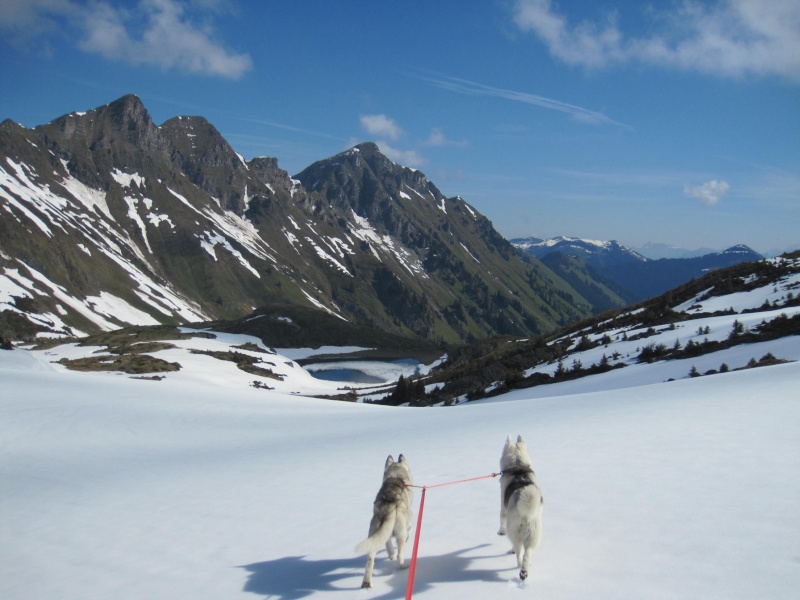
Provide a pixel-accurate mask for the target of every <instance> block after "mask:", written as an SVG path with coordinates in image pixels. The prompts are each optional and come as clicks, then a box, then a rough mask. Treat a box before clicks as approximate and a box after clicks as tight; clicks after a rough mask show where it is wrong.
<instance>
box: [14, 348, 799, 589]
mask: <svg viewBox="0 0 800 600" xmlns="http://www.w3.org/2000/svg"><path fill="white" fill-rule="evenodd" d="M788 339H792V338H788ZM796 345H797V342H796V341H795V346H796ZM777 355H778V353H776V356H777ZM189 357H194V358H195V359H197V358H198V355H190V354H187V357H186V358H185V360H187V361H189V363H191V360H192V359H191V358H189ZM53 358H54V357H53V356H52V355H46V354H44V353H41V352H23V351H21V350H15V351H13V352H3V353H2V354H0V379H2V381H3V389H4V394H3V396H2V398H0V413H1V414H2V418H0V448H1V449H2V455H3V460H2V462H1V463H0V479H1V480H2V481H3V486H2V487H3V493H2V494H0V515H2V520H3V527H2V528H0V595H1V596H2V597H3V598H8V599H10V600H17V599H18V600H22V599H26V600H27V599H30V598H42V597H47V596H50V595H56V594H57V595H58V597H59V598H62V599H65V600H66V599H75V600H78V599H80V600H92V599H95V598H96V599H98V600H99V599H104V600H105V599H107V598H111V597H113V598H115V600H122V599H127V598H131V599H134V598H136V599H139V598H145V597H152V598H169V597H192V598H193V599H212V598H213V599H217V598H225V599H230V598H237V597H241V598H252V597H267V598H280V599H286V600H288V599H300V598H322V597H325V598H353V597H359V598H372V599H389V598H402V597H404V594H405V587H406V582H407V575H408V571H405V570H404V571H396V570H395V568H394V566H393V564H392V563H390V562H389V561H388V560H387V558H386V554H385V552H381V553H379V555H378V559H377V561H376V570H375V577H374V580H373V585H374V587H373V589H372V590H370V591H363V590H360V589H359V586H360V583H361V577H362V575H363V565H364V561H365V559H364V557H358V556H354V554H353V547H354V546H355V545H356V543H358V542H359V541H360V540H361V539H363V537H365V535H366V532H367V528H368V524H369V519H370V516H371V510H372V501H373V500H374V496H375V493H376V492H377V490H378V487H379V485H380V480H381V475H382V469H383V462H384V460H385V458H386V455H387V454H390V453H391V454H394V455H395V457H396V456H397V454H399V453H401V452H402V453H404V454H405V455H406V457H407V458H408V460H409V462H410V466H411V469H412V472H413V474H414V478H415V483H417V484H419V485H433V484H435V483H440V482H443V481H452V480H456V479H462V478H467V477H475V476H479V475H485V474H488V473H491V472H493V471H496V470H497V469H498V468H499V466H498V460H499V456H500V451H501V449H502V444H503V442H504V440H505V437H506V435H508V434H512V435H515V434H518V433H521V434H522V435H524V436H525V437H526V439H527V440H528V444H529V446H530V449H531V454H532V457H533V461H534V468H535V469H536V472H537V476H538V479H539V483H540V485H541V487H542V490H543V494H544V497H545V511H544V535H543V539H542V544H541V546H540V547H539V548H538V549H537V551H536V552H535V553H534V559H533V563H532V573H531V576H530V578H529V579H528V581H526V582H525V584H524V585H521V584H520V582H519V581H518V579H517V569H516V566H515V560H514V558H513V556H510V555H508V554H507V553H506V552H507V550H508V547H509V545H508V542H507V540H506V539H505V538H500V537H498V536H497V535H496V533H495V532H496V531H497V528H498V525H499V483H498V482H497V480H496V479H486V480H480V481H474V482H468V483H464V484H458V485H454V486H448V487H444V488H436V489H430V490H428V491H427V496H426V504H425V514H424V521H423V528H422V534H421V535H422V537H421V539H420V555H419V564H418V567H417V576H416V585H415V594H414V597H415V598H423V599H424V598H432V599H433V598H435V599H437V600H439V599H449V598H453V599H455V598H459V599H463V598H467V599H471V598H476V599H478V598H481V599H484V598H490V597H497V596H500V595H504V594H507V593H508V594H520V593H522V594H525V595H527V596H532V595H535V596H536V597H537V598H565V599H571V598H586V597H587V596H589V595H591V597H592V598H609V599H612V598H613V599H627V598H631V599H633V598H636V599H640V598H643V597H645V598H712V599H713V598H720V599H723V598H724V599H726V600H728V599H731V598H748V599H751V598H752V597H754V596H758V597H764V598H774V599H784V598H786V599H788V598H794V597H795V594H796V590H797V589H798V586H800V569H798V561H800V553H799V552H798V546H797V542H796V540H797V538H798V536H799V535H800V517H798V515H797V511H796V503H797V498H800V480H798V478H797V473H798V472H800V438H798V436H797V430H798V424H800V391H798V386H797V381H798V377H800V363H790V364H785V365H778V366H773V367H766V368H759V369H751V370H748V371H741V372H731V373H726V374H722V375H715V376H707V377H701V378H696V379H682V380H680V381H674V382H670V383H659V384H655V385H637V386H635V387H625V388H622V389H610V390H605V391H599V392H592V393H578V392H570V393H569V395H562V396H547V397H540V398H524V397H522V396H520V395H519V394H518V393H516V392H515V394H517V395H516V396H515V398H516V399H515V401H503V400H504V398H505V397H500V398H495V399H492V401H485V402H476V403H470V404H467V405H463V406H459V407H453V408H428V409H411V408H388V407H377V406H370V405H363V404H353V403H346V402H332V401H324V400H317V399H311V398H305V397H302V396H297V395H292V394H291V393H281V392H280V391H278V390H276V391H273V392H269V391H265V390H258V389H254V388H252V387H249V386H245V385H239V384H236V383H235V382H234V381H232V380H230V379H228V376H227V375H224V374H223V371H219V372H218V373H217V377H216V379H215V378H214V377H213V376H212V374H211V373H210V371H209V369H210V366H209V365H210V363H207V362H205V361H202V362H200V361H198V362H196V363H191V364H187V365H185V369H184V370H182V371H181V372H179V373H178V374H177V375H180V377H173V374H169V375H168V377H167V379H165V380H164V381H159V382H153V381H142V380H135V379H130V378H128V377H125V376H122V375H98V374H91V373H75V372H65V371H63V369H62V367H60V366H57V365H52V364H50V363H49V362H48V361H49V360H51V359H53ZM218 362H219V361H218ZM192 365H195V367H196V366H199V367H200V370H201V371H205V372H206V374H207V376H206V377H205V379H202V380H194V379H193V378H192V373H196V371H197V369H196V368H195V367H193V366H192ZM653 366H654V365H646V366H645V365H643V367H653ZM632 369H633V367H626V368H625V369H621V370H620V371H619V373H620V374H624V373H626V372H628V373H629V375H631V376H634V374H635V371H633V370H632ZM225 373H228V372H227V371H226V372H225ZM228 375H229V373H228ZM248 377H250V378H251V379H252V377H251V376H248ZM293 377H294V376H293ZM636 377H638V376H636ZM305 382H306V380H305V379H298V380H296V383H295V387H296V389H297V390H302V389H304V385H305ZM311 383H313V385H315V386H317V385H325V382H317V383H314V382H311ZM567 383H570V382H567ZM563 385H566V384H558V386H541V387H540V388H534V390H541V389H544V388H548V387H549V388H551V390H552V391H554V392H557V391H558V387H559V386H563ZM309 391H310V390H309ZM528 391H532V390H528ZM419 497H420V491H419V490H415V500H414V502H415V509H416V507H418V503H419ZM415 511H416V510H415ZM415 518H416V517H415ZM412 541H413V538H412ZM410 546H411V543H409V548H408V556H409V558H410V554H411V547H410Z"/></svg>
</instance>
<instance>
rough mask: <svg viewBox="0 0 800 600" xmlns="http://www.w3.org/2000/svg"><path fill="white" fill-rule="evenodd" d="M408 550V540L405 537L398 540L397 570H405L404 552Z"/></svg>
mask: <svg viewBox="0 0 800 600" xmlns="http://www.w3.org/2000/svg"><path fill="white" fill-rule="evenodd" d="M405 549H406V539H405V538H404V537H403V536H400V537H398V538H397V568H398V569H405V568H406V566H405V564H404V556H403V552H404V550H405Z"/></svg>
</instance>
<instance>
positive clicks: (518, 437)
mask: <svg viewBox="0 0 800 600" xmlns="http://www.w3.org/2000/svg"><path fill="white" fill-rule="evenodd" d="M517 443H518V444H525V445H526V446H527V444H526V443H525V438H523V437H522V436H521V435H518V436H517Z"/></svg>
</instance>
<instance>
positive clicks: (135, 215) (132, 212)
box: [123, 196, 153, 254]
mask: <svg viewBox="0 0 800 600" xmlns="http://www.w3.org/2000/svg"><path fill="white" fill-rule="evenodd" d="M123 200H124V201H125V204H127V205H128V218H129V219H131V220H132V221H133V222H134V223H136V225H137V226H138V227H139V232H140V233H141V234H142V239H143V240H144V245H145V246H147V251H148V252H149V253H150V254H152V253H153V249H152V248H151V247H150V240H148V239H147V226H146V225H145V223H144V221H143V220H142V218H141V217H140V216H139V211H138V210H136V208H137V205H138V204H139V199H138V198H134V197H133V196H125V197H124V198H123Z"/></svg>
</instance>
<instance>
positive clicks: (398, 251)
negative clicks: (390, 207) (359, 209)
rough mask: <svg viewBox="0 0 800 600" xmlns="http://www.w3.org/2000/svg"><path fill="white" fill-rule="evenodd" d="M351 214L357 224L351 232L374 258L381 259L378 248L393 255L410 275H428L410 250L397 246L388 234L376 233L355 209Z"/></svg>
mask: <svg viewBox="0 0 800 600" xmlns="http://www.w3.org/2000/svg"><path fill="white" fill-rule="evenodd" d="M352 216H353V221H354V222H355V224H356V225H357V227H354V228H353V229H352V230H351V232H352V234H353V235H354V236H355V237H357V238H358V239H360V240H361V241H364V242H367V243H368V244H369V247H370V250H371V251H372V254H373V256H375V258H377V259H378V260H380V261H382V259H381V258H380V256H379V255H378V252H377V250H378V249H381V250H383V251H385V252H387V253H389V254H391V255H392V256H394V257H395V258H396V259H397V260H398V262H400V264H401V265H402V266H403V267H405V268H406V269H407V270H408V272H409V273H411V274H412V275H416V276H422V277H428V274H427V273H426V272H425V269H424V268H423V266H422V262H421V261H420V260H419V259H418V258H416V257H414V256H413V255H412V253H411V252H409V251H408V250H407V249H406V248H403V247H398V246H397V245H396V244H395V241H394V240H393V239H392V238H391V237H390V236H388V235H384V236H381V235H380V234H378V232H377V231H375V229H374V228H373V227H372V225H371V224H370V222H369V221H368V220H367V219H365V218H364V217H360V216H359V215H358V214H356V212H355V211H352Z"/></svg>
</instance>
